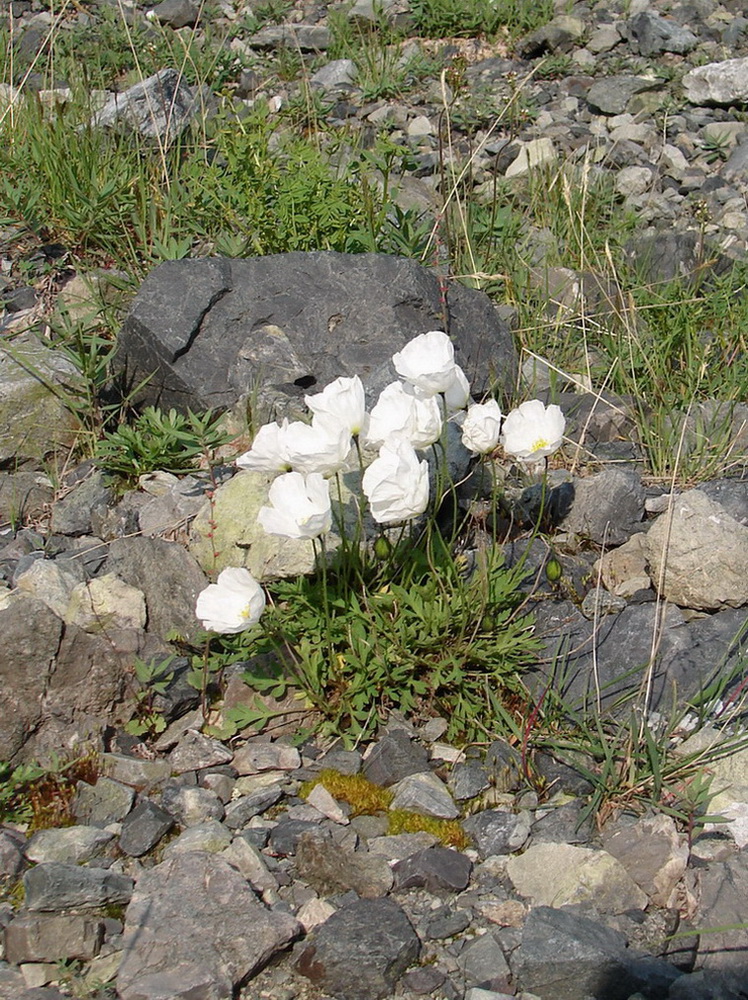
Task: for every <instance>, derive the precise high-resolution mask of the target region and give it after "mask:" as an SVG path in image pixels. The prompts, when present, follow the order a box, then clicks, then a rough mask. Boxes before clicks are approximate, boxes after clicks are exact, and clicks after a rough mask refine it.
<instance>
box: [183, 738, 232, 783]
mask: <svg viewBox="0 0 748 1000" xmlns="http://www.w3.org/2000/svg"><path fill="white" fill-rule="evenodd" d="M233 756H234V755H233V754H232V753H231V751H230V750H227V749H226V747H225V746H224V745H223V744H222V743H221V742H220V741H219V740H214V739H212V737H210V736H204V735H203V734H202V733H198V732H197V731H196V730H194V729H190V730H188V731H187V733H185V735H184V736H183V737H182V739H181V740H180V741H179V743H178V744H177V746H176V747H175V748H174V750H172V752H171V753H170V754H169V763H170V764H171V769H172V771H173V773H174V774H184V772H185V771H200V770H203V769H204V768H206V767H216V766H217V765H219V764H228V763H230V762H231V760H232V759H233Z"/></svg>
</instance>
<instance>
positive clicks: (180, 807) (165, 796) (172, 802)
mask: <svg viewBox="0 0 748 1000" xmlns="http://www.w3.org/2000/svg"><path fill="white" fill-rule="evenodd" d="M161 804H162V805H163V807H164V809H166V811H167V812H168V813H170V814H171V815H172V816H173V817H174V818H175V819H176V821H177V823H179V825H180V826H196V825H197V824H198V823H204V822H205V821H206V820H211V819H214V820H219V821H220V820H222V819H223V815H224V808H223V802H221V800H220V799H219V798H218V796H217V795H216V793H215V792H210V791H208V789H207V788H199V787H184V786H178V785H176V786H175V785H167V786H166V788H164V790H163V792H162V793H161Z"/></svg>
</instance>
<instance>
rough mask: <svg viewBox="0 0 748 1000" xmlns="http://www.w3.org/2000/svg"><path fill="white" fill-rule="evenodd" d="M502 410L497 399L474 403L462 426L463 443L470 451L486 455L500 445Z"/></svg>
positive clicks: (469, 408)
mask: <svg viewBox="0 0 748 1000" xmlns="http://www.w3.org/2000/svg"><path fill="white" fill-rule="evenodd" d="M500 430H501V409H500V408H499V404H498V403H497V402H496V400H495V399H489V400H488V402H486V403H473V405H472V406H469V407H468V411H467V415H466V416H465V420H464V421H463V424H462V443H463V444H464V445H465V447H466V448H467V449H468V451H472V452H477V453H478V454H480V455H485V454H487V453H488V452H489V451H493V450H494V448H495V447H496V445H497V444H498V443H499V431H500Z"/></svg>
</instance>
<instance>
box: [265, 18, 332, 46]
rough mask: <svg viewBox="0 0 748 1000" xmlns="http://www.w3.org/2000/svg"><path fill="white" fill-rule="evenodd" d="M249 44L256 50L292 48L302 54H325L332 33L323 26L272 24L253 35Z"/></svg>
mask: <svg viewBox="0 0 748 1000" xmlns="http://www.w3.org/2000/svg"><path fill="white" fill-rule="evenodd" d="M248 43H249V45H251V46H252V48H255V49H278V48H284V47H287V46H290V47H291V48H293V49H298V50H299V51H301V52H324V51H325V49H327V47H328V46H329V44H330V31H329V29H328V28H325V27H324V26H323V25H321V24H271V25H268V26H267V27H265V28H261V29H260V31H258V32H256V33H255V34H254V35H252V37H251V38H249V39H248Z"/></svg>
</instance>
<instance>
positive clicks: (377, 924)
mask: <svg viewBox="0 0 748 1000" xmlns="http://www.w3.org/2000/svg"><path fill="white" fill-rule="evenodd" d="M419 950H420V943H419V940H418V935H417V934H416V932H415V930H414V929H413V926H412V924H411V923H410V921H409V920H408V918H407V916H406V915H405V912H404V911H403V909H402V908H401V907H400V906H399V905H398V904H397V903H395V902H394V900H391V899H375V900H364V899H361V900H358V901H357V902H355V903H352V904H351V905H350V906H346V907H344V908H343V909H342V910H338V911H337V913H334V914H333V915H332V916H331V917H330V918H329V919H328V920H327V921H325V923H324V924H323V925H322V926H321V927H320V928H319V930H318V931H317V932H316V934H315V936H314V937H313V938H312V939H311V941H310V943H309V944H308V945H307V946H306V947H305V948H304V950H303V951H302V953H301V955H300V957H299V960H298V962H297V968H298V970H299V972H301V973H302V974H303V975H305V976H307V977H308V978H309V979H311V980H312V981H313V982H314V983H316V984H317V985H318V986H320V987H321V988H322V989H323V990H325V992H327V993H330V994H332V995H334V996H339V997H342V998H343V1000H379V998H380V997H386V996H390V995H391V993H392V990H393V989H394V987H395V983H396V982H397V980H398V979H399V978H400V976H401V975H402V974H403V972H404V971H405V969H407V967H408V966H409V965H410V964H411V963H412V962H414V961H415V960H416V958H417V957H418V952H419Z"/></svg>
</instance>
